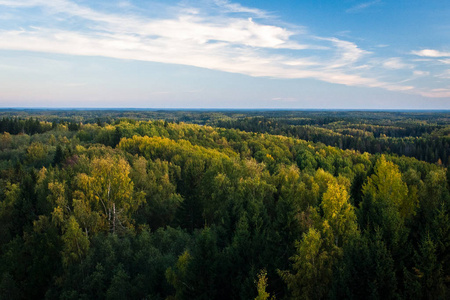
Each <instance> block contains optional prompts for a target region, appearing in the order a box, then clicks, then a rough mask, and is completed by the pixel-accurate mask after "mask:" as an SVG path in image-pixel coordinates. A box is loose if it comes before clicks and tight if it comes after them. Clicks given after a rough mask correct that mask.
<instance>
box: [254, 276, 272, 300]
mask: <svg viewBox="0 0 450 300" xmlns="http://www.w3.org/2000/svg"><path fill="white" fill-rule="evenodd" d="M255 283H256V288H257V290H258V296H256V298H255V300H267V299H275V297H272V298H270V294H269V293H268V292H267V291H266V288H267V271H266V270H265V269H263V270H261V271H260V272H259V273H258V281H256V282H255Z"/></svg>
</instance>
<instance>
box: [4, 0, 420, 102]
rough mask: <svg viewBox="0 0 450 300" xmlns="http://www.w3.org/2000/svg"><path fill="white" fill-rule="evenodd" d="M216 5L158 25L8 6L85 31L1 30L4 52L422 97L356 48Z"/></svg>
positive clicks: (76, 10) (394, 63) (29, 2)
mask: <svg viewBox="0 0 450 300" xmlns="http://www.w3.org/2000/svg"><path fill="white" fill-rule="evenodd" d="M375 2H379V1H375ZM124 3H125V2H124ZM214 3H215V5H217V6H219V13H216V14H208V13H205V12H204V9H202V8H197V7H186V6H184V7H182V8H179V9H178V10H177V9H174V10H173V11H172V12H173V15H170V16H165V17H164V18H161V17H160V18H158V19H156V18H150V17H143V16H142V15H139V16H138V15H128V16H127V15H119V14H111V13H102V12H99V11H95V10H93V9H90V8H88V7H84V6H81V5H78V4H76V3H74V2H71V1H68V0H52V1H47V0H45V1H44V0H24V1H10V0H0V6H10V7H40V8H42V9H43V11H44V13H43V16H42V17H43V18H52V17H54V16H55V15H58V17H61V21H60V22H61V25H65V20H67V19H70V20H71V22H75V21H76V20H74V18H75V19H76V18H80V19H82V20H81V21H80V24H83V25H84V26H83V27H80V28H79V29H78V30H74V29H72V28H74V27H73V26H71V27H69V28H71V29H70V30H69V29H63V28H68V27H67V26H58V27H57V28H55V27H48V28H45V27H32V26H26V27H25V29H20V30H10V31H5V30H3V31H1V30H0V49H8V50H27V51H38V52H48V53H62V54H69V55H84V56H103V57H111V58H118V59H131V60H141V61H152V62H161V63H170V64H183V65H189V66H195V67H201V68H207V69H213V70H220V71H225V72H232V73H239V74H245V75H249V76H261V77H274V78H290V79H296V78H314V79H317V80H321V81H325V82H330V83H336V84H343V85H348V86H364V87H377V88H383V89H386V90H390V91H401V92H408V93H414V91H415V88H414V87H413V86H406V85H401V84H398V83H392V82H390V81H387V80H383V73H380V74H381V75H378V76H376V77H375V76H374V75H373V74H372V73H369V71H368V70H370V71H372V70H373V69H374V68H377V67H378V68H379V61H380V60H378V62H377V63H370V62H369V63H368V61H366V60H363V59H364V58H365V57H368V56H371V55H373V53H371V52H369V51H366V50H363V49H361V48H360V47H359V46H358V45H357V44H355V43H353V42H350V41H346V40H342V39H338V38H335V37H317V36H313V35H311V34H309V33H307V32H306V31H305V30H298V28H295V29H292V28H285V27H281V26H278V25H273V24H266V23H264V21H267V20H265V19H263V20H259V19H258V20H259V21H255V20H253V19H252V18H248V15H254V16H255V17H257V18H263V17H264V16H265V15H266V14H265V12H264V11H260V10H258V9H253V8H246V7H243V6H241V5H239V4H236V3H231V2H229V1H224V0H215V1H214ZM370 3H371V2H370ZM366 4H367V3H366ZM374 4H375V3H374ZM372 5H373V4H372ZM366 7H367V6H366ZM224 11H225V13H224ZM226 12H228V13H226ZM236 13H244V14H247V16H246V17H239V16H240V15H239V14H236ZM86 24H88V26H86ZM313 50H314V51H313ZM383 66H384V67H385V68H388V69H407V68H412V66H411V65H409V64H407V63H405V62H403V61H402V60H401V59H400V58H398V57H394V58H390V59H385V60H384V63H383ZM416 75H418V74H416ZM397 82H398V81H397ZM420 93H422V91H421V92H420Z"/></svg>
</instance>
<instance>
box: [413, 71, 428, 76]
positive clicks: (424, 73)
mask: <svg viewBox="0 0 450 300" xmlns="http://www.w3.org/2000/svg"><path fill="white" fill-rule="evenodd" d="M413 74H414V75H415V76H428V75H430V72H428V71H419V70H414V72H413Z"/></svg>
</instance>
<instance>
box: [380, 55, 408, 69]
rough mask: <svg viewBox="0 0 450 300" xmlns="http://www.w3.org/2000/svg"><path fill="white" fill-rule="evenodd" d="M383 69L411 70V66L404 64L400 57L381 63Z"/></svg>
mask: <svg viewBox="0 0 450 300" xmlns="http://www.w3.org/2000/svg"><path fill="white" fill-rule="evenodd" d="M383 67H385V68H386V69H392V70H400V69H412V68H414V66H413V65H411V64H407V63H404V62H403V60H402V59H401V58H400V57H392V58H389V59H387V60H385V61H384V62H383Z"/></svg>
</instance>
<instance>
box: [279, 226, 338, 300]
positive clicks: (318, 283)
mask: <svg viewBox="0 0 450 300" xmlns="http://www.w3.org/2000/svg"><path fill="white" fill-rule="evenodd" d="M323 244H324V241H323V239H322V236H321V234H320V232H319V231H317V230H316V229H314V228H310V229H309V231H308V232H307V233H305V234H304V235H303V239H302V241H301V242H297V251H296V253H295V255H294V256H292V257H291V260H292V261H293V265H292V268H293V272H292V273H291V272H289V271H281V272H279V274H280V276H281V278H282V279H283V280H284V281H285V282H286V284H287V286H288V289H289V290H290V292H291V294H292V299H306V300H309V299H323V298H324V297H325V296H326V295H327V293H328V289H329V284H330V281H331V275H332V269H331V257H330V255H329V253H328V252H327V251H326V250H325V249H324V245H323Z"/></svg>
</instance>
